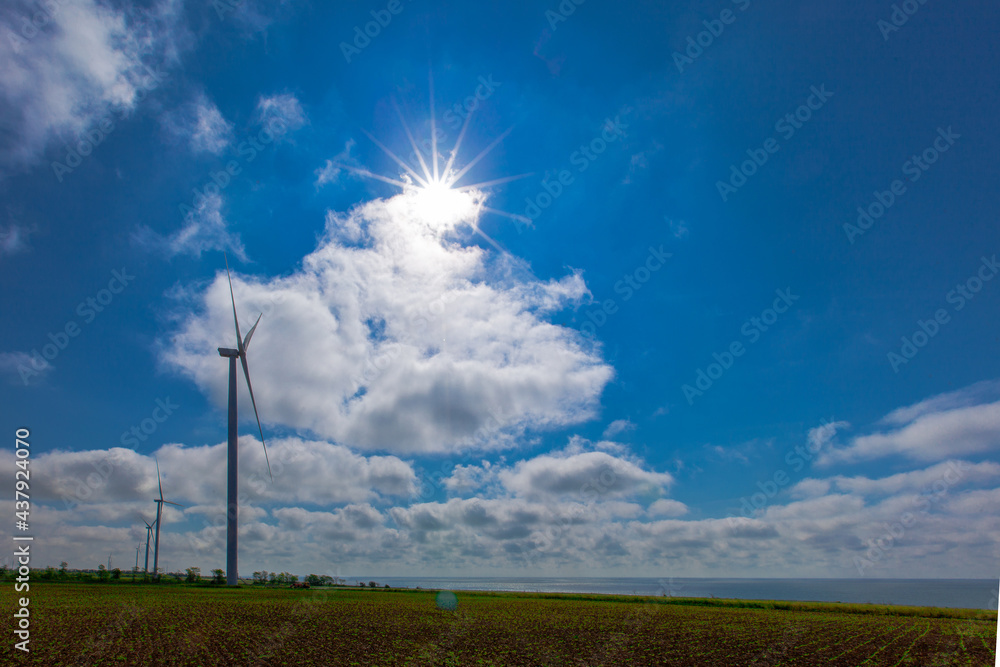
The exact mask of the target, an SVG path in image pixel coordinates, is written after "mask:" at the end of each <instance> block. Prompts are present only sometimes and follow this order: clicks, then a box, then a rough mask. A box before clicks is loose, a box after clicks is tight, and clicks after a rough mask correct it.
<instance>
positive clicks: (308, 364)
mask: <svg viewBox="0 0 1000 667" xmlns="http://www.w3.org/2000/svg"><path fill="white" fill-rule="evenodd" d="M453 194H454V196H455V198H456V203H457V204H459V205H460V206H459V207H458V208H453V209H451V210H450V211H448V212H446V213H445V214H444V215H443V216H436V215H434V213H435V211H428V210H427V208H426V201H425V200H421V199H420V196H419V193H418V194H413V193H410V194H401V195H398V196H396V197H393V198H392V199H389V200H376V201H373V202H370V203H368V204H365V205H363V206H359V207H357V208H355V209H354V210H352V211H350V212H349V213H347V214H343V215H338V216H333V217H331V219H330V221H329V222H330V228H329V229H328V233H327V236H326V237H325V238H324V239H323V241H322V242H321V244H320V246H319V247H318V248H317V249H316V250H315V251H314V252H313V253H312V254H310V255H308V256H307V257H306V258H305V259H304V260H303V263H302V267H301V268H300V269H299V270H298V271H296V272H294V273H292V274H290V275H287V276H284V277H278V278H270V279H249V278H243V277H240V276H234V290H235V294H236V302H237V306H238V308H239V309H240V311H241V312H242V313H244V315H245V316H246V317H248V318H249V317H251V316H252V315H253V314H254V313H257V312H261V311H263V310H265V308H266V309H267V310H268V313H267V315H265V318H264V320H262V322H261V325H260V327H259V328H258V329H257V332H256V334H255V336H254V340H253V343H254V345H253V349H252V350H251V353H250V365H251V367H252V368H253V373H254V384H255V387H254V389H255V392H256V395H257V405H258V406H259V407H260V408H261V418H262V419H263V420H265V421H268V422H269V423H281V424H285V425H288V426H291V427H293V428H299V429H307V430H309V431H312V432H314V433H316V434H318V435H319V436H321V437H323V438H330V439H333V440H335V441H337V442H342V443H344V444H347V445H350V446H353V447H357V448H360V449H365V450H387V451H393V452H442V451H455V450H458V449H461V448H468V447H484V448H490V447H493V448H496V447H505V446H510V445H511V444H513V440H512V438H513V437H514V436H515V435H517V434H520V433H523V432H525V431H526V430H528V429H548V428H554V427H562V426H566V425H569V424H575V423H579V422H581V421H584V420H586V419H589V418H591V417H592V416H593V415H594V412H595V408H596V406H597V402H598V399H599V396H600V393H601V391H602V390H603V387H604V385H605V384H606V383H607V382H608V381H609V380H610V379H611V377H612V369H611V368H610V366H608V365H607V364H605V363H604V362H603V361H602V360H601V358H600V357H599V350H598V349H596V348H594V347H592V346H591V345H590V344H589V343H588V342H587V341H586V340H585V339H584V338H583V337H582V336H580V335H579V334H578V333H577V332H574V331H573V330H571V329H568V328H564V327H561V326H556V325H554V324H551V323H550V322H549V321H548V320H547V316H548V314H549V313H550V312H552V311H555V310H558V309H560V308H565V307H568V306H572V305H575V304H577V303H579V302H580V300H581V299H582V298H583V297H584V295H585V294H587V293H588V292H587V290H586V286H585V285H584V283H583V280H582V278H581V277H580V275H579V274H578V273H572V274H569V275H566V276H564V277H562V278H559V279H551V280H547V281H543V280H538V279H536V278H533V277H531V276H530V274H528V273H527V272H526V271H525V267H524V266H523V264H522V263H520V262H519V261H517V260H515V259H513V258H511V257H510V256H507V255H494V254H491V253H487V252H485V251H483V250H482V249H481V248H479V247H477V246H474V245H464V244H463V243H462V242H461V234H462V233H463V231H462V230H463V229H466V230H467V228H466V227H463V226H462V225H461V224H460V223H461V222H462V221H463V220H464V221H468V220H471V219H472V218H471V216H474V215H475V210H476V202H477V201H481V199H477V197H481V195H477V194H476V193H471V194H468V193H453ZM456 211H457V212H456ZM185 307H190V308H191V310H192V312H191V314H190V315H189V316H188V317H187V318H186V319H185V321H184V322H183V323H182V324H181V326H180V327H179V330H178V331H177V332H176V333H175V334H174V335H173V336H172V337H171V338H170V340H169V342H166V343H165V344H164V347H165V350H164V356H165V360H166V363H167V365H168V366H169V367H171V368H173V369H175V370H178V371H180V372H182V373H184V374H186V375H187V376H189V377H190V378H192V379H193V380H194V381H195V382H196V383H197V385H198V386H199V387H201V389H202V390H203V391H205V392H206V393H208V394H209V395H211V396H212V397H213V398H214V399H215V400H216V401H217V402H218V403H219V404H220V405H221V404H223V402H224V397H225V395H226V391H227V383H226V377H225V373H224V372H220V370H219V368H220V366H219V358H218V356H217V355H214V354H210V351H212V350H214V349H215V347H217V346H218V345H219V341H220V340H222V339H227V338H228V337H229V336H230V335H231V334H230V333H229V332H230V331H231V327H232V323H231V317H232V315H231V309H232V306H231V304H230V299H229V287H228V283H227V282H226V279H225V274H224V273H220V274H219V275H218V276H217V278H216V280H215V281H214V282H213V283H212V284H211V285H210V286H209V287H208V288H207V290H205V291H204V292H203V293H202V294H201V296H200V298H198V299H197V300H196V301H195V302H194V303H191V304H186V305H185ZM254 319H255V318H254ZM220 336H221V337H223V338H222V339H220ZM279 387H280V388H281V389H280V391H279V390H278V388H279ZM241 400H242V399H241Z"/></svg>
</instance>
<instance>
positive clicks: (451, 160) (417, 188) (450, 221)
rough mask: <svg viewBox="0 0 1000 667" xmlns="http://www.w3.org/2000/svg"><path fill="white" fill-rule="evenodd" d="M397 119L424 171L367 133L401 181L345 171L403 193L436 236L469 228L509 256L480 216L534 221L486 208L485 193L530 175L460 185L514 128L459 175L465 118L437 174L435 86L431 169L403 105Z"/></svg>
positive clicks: (414, 212) (523, 222)
mask: <svg viewBox="0 0 1000 667" xmlns="http://www.w3.org/2000/svg"><path fill="white" fill-rule="evenodd" d="M393 104H394V106H395V108H396V113H397V114H398V115H399V120H400V122H401V123H402V125H403V129H404V130H405V132H406V137H407V139H409V141H410V145H411V146H412V147H413V152H414V155H416V158H417V161H418V163H419V164H418V165H417V167H419V169H420V171H419V172H418V171H417V170H416V168H414V167H413V166H411V165H409V164H407V163H406V162H405V161H404V160H402V159H401V158H400V157H399V156H398V155H396V154H395V153H393V152H392V151H391V150H390V149H389V148H388V147H386V146H385V145H384V144H383V143H382V142H380V141H379V140H378V139H376V138H375V137H374V136H372V135H371V134H370V133H369V132H367V131H366V132H365V134H366V135H367V136H368V138H369V139H371V141H372V143H374V144H375V145H376V146H378V147H379V148H380V149H382V151H383V152H384V153H385V154H386V155H388V156H389V157H390V158H391V159H392V160H393V161H394V162H395V163H396V164H398V165H399V166H400V167H401V168H402V169H403V172H402V173H401V174H400V175H399V178H398V179H396V178H390V177H388V176H382V175H379V174H375V173H373V172H371V171H368V170H367V169H362V168H359V167H355V166H351V165H347V164H344V165H341V166H343V167H345V168H346V169H348V170H350V171H353V172H355V173H357V174H359V175H361V176H366V177H368V178H373V179H375V180H379V181H382V182H384V183H389V184H390V185H395V186H397V187H398V188H400V189H401V190H402V192H403V195H404V196H406V197H407V198H408V203H409V204H410V206H409V208H410V211H411V212H412V213H413V215H414V217H415V218H416V219H417V220H419V221H420V222H422V223H424V224H426V225H428V226H429V227H430V228H431V229H433V230H435V231H436V232H437V233H444V232H449V231H452V230H454V229H455V228H457V227H458V226H459V225H462V224H468V225H469V226H470V227H472V229H473V230H474V231H475V232H476V233H477V234H479V235H480V236H482V237H483V239H485V240H486V241H487V242H488V243H489V244H490V245H492V246H493V247H494V248H496V249H497V250H499V251H501V252H505V251H504V249H503V248H502V247H501V246H500V245H499V244H498V243H497V242H496V241H494V240H493V239H492V238H490V237H489V236H488V235H487V234H486V233H485V232H484V231H483V230H482V229H481V228H480V227H479V216H480V214H481V213H483V212H488V213H495V214H497V215H500V216H503V217H506V218H510V219H512V220H516V221H518V222H520V223H522V224H531V220H530V219H529V218H526V217H525V216H523V215H517V214H515V213H507V212H506V211H500V210H497V209H494V208H491V207H489V206H486V205H485V202H486V199H487V197H488V194H489V193H488V192H486V191H485V188H489V187H490V186H494V185H500V184H501V183H508V182H510V181H514V180H517V179H520V178H524V177H526V176H530V175H531V174H520V175H517V176H506V177H502V178H497V179H493V180H491V181H484V182H481V183H473V184H470V185H458V182H459V181H460V180H461V179H462V178H463V177H464V176H465V175H466V174H467V173H468V172H469V170H471V169H472V168H473V167H474V166H475V165H476V164H477V163H478V162H479V161H480V160H482V159H483V158H484V157H485V156H486V155H487V154H489V152H490V151H492V150H493V149H494V148H495V147H496V146H497V145H498V144H499V143H500V142H501V141H503V140H504V139H505V138H506V137H507V135H508V134H510V131H511V130H512V129H513V128H508V129H507V130H506V131H505V132H504V133H503V134H501V135H500V136H499V137H497V138H496V139H494V140H493V141H492V142H491V143H490V144H489V145H488V146H487V147H486V148H484V149H483V150H482V151H481V152H480V153H479V154H478V155H477V156H476V157H474V158H473V159H472V160H471V161H470V162H469V163H468V164H466V165H464V166H463V167H462V168H461V169H456V168H455V167H454V165H455V159H456V157H457V156H458V151H459V149H460V148H461V146H462V140H463V139H464V137H465V131H466V129H467V128H468V126H469V120H470V119H471V118H472V113H471V112H470V113H469V114H468V115H467V116H466V117H465V122H464V124H463V125H462V129H461V131H460V132H459V133H458V138H457V139H456V140H455V145H454V147H452V149H451V151H450V153H449V155H448V160H447V162H446V163H445V165H444V167H443V169H442V168H439V164H440V157H441V156H440V155H439V154H438V145H437V128H436V124H435V121H434V86H433V81H432V82H431V105H430V112H431V113H430V116H431V151H430V156H429V157H430V161H431V164H429V165H428V164H427V160H425V159H424V153H423V152H422V151H421V150H420V148H419V147H418V146H417V142H416V140H415V139H414V138H413V133H412V132H410V128H409V126H408V125H407V123H406V119H405V118H404V117H403V113H402V111H401V110H400V108H399V105H398V104H396V103H395V101H394V102H393Z"/></svg>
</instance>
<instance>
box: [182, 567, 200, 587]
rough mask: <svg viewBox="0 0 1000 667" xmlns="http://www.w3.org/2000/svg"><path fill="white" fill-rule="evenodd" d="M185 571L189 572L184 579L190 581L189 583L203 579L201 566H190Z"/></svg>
mask: <svg viewBox="0 0 1000 667" xmlns="http://www.w3.org/2000/svg"><path fill="white" fill-rule="evenodd" d="M185 571H186V572H187V577H185V578H184V581H186V582H188V583H189V584H195V583H198V582H199V581H201V568H200V567H189V568H188V569H187V570H185Z"/></svg>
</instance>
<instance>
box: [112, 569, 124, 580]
mask: <svg viewBox="0 0 1000 667" xmlns="http://www.w3.org/2000/svg"><path fill="white" fill-rule="evenodd" d="M111 578H112V579H114V580H115V581H119V580H120V579H121V578H122V571H121V568H119V567H116V568H115V569H113V570H111Z"/></svg>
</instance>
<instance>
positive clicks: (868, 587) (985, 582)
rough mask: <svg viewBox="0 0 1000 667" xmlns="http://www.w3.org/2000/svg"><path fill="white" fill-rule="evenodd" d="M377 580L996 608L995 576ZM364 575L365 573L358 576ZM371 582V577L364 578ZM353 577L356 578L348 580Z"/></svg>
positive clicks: (507, 588) (489, 588) (411, 585)
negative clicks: (933, 577)
mask: <svg viewBox="0 0 1000 667" xmlns="http://www.w3.org/2000/svg"><path fill="white" fill-rule="evenodd" d="M372 578H373V579H375V580H376V581H378V583H379V584H389V585H390V586H397V587H407V588H415V587H417V586H420V587H421V588H438V589H448V590H467V591H529V592H547V593H608V594H625V595H633V594H634V595H657V596H660V595H668V596H669V595H672V596H675V597H705V598H707V597H717V598H743V599H747V600H806V601H821V602H872V603H875V604H901V605H917V606H925V607H964V608H967V609H996V608H997V586H998V583H1000V582H998V580H996V579H680V578H673V579H650V578H604V579H602V578H576V577H573V578H569V577H567V578H560V577H524V578H511V577H482V578H476V577H372ZM359 579H361V578H359ZM363 580H364V581H368V578H364V579H363ZM348 581H349V582H352V581H353V579H350V578H349V579H348Z"/></svg>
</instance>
